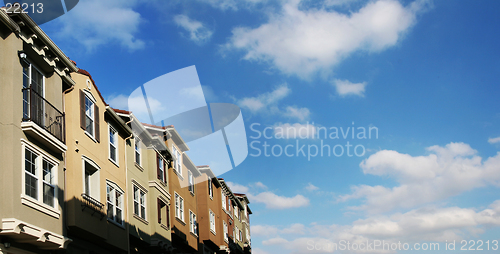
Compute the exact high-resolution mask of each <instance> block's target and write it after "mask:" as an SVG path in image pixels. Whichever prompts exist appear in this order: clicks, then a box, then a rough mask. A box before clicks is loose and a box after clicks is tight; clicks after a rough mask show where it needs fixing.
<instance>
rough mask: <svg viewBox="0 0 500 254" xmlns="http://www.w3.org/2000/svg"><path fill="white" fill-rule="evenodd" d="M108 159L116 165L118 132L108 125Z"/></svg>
mask: <svg viewBox="0 0 500 254" xmlns="http://www.w3.org/2000/svg"><path fill="white" fill-rule="evenodd" d="M109 159H111V160H112V161H113V162H114V163H118V132H117V131H116V130H115V129H114V128H113V127H111V125H109Z"/></svg>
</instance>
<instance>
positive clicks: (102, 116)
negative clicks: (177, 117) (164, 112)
mask: <svg viewBox="0 0 500 254" xmlns="http://www.w3.org/2000/svg"><path fill="white" fill-rule="evenodd" d="M0 89H1V90H0V105H1V106H2V110H1V111H0V137H1V140H2V141H1V142H2V146H1V150H0V162H1V163H0V174H1V177H0V186H1V190H2V195H1V198H0V253H9V254H10V253H12V254H25V253H76V254H80V253H81V254H84V253H85V254H97V253H99V254H101V253H251V242H250V222H249V215H250V214H251V213H252V212H251V210H250V208H249V206H248V204H249V203H250V202H249V201H248V198H247V197H246V195H245V194H238V193H233V192H232V191H231V189H230V188H229V187H228V185H227V184H226V182H225V181H224V179H222V178H217V177H216V176H215V175H214V173H213V171H212V169H211V168H210V166H196V165H195V164H194V163H193V162H192V161H191V159H190V158H189V156H188V155H187V153H186V152H187V151H188V150H189V147H188V146H187V145H186V144H185V143H184V141H183V140H182V137H181V136H180V135H179V133H178V132H177V131H176V129H175V128H174V126H165V127H160V126H153V125H147V124H143V123H141V122H140V121H139V120H138V119H137V118H136V117H135V116H134V114H133V113H132V112H129V111H125V110H119V109H113V108H111V107H110V106H109V105H108V104H106V102H105V101H104V99H103V97H102V96H101V94H100V93H99V90H98V89H97V86H96V84H95V82H94V80H93V79H92V77H91V75H90V74H89V73H88V72H87V71H85V70H82V69H79V68H78V67H77V66H76V63H75V62H74V61H72V60H70V59H69V58H68V57H67V56H66V55H65V54H64V53H63V52H62V51H61V50H60V49H59V48H58V47H57V46H56V45H55V44H54V42H53V41H52V40H51V39H50V38H49V37H48V36H47V35H46V34H45V33H44V32H43V31H42V30H41V29H40V28H39V27H38V26H37V25H36V24H35V23H34V22H33V20H32V19H31V18H30V17H29V16H28V15H26V14H22V13H21V14H11V13H8V12H7V11H6V9H5V8H0Z"/></svg>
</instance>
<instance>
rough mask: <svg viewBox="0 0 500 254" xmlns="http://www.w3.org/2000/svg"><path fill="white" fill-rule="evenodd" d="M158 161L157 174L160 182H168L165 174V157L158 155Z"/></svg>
mask: <svg viewBox="0 0 500 254" xmlns="http://www.w3.org/2000/svg"><path fill="white" fill-rule="evenodd" d="M156 160H157V163H156V164H157V169H158V170H157V173H158V180H160V181H162V182H164V183H165V182H166V181H167V175H166V173H165V160H163V157H161V155H160V154H158V153H157V154H156Z"/></svg>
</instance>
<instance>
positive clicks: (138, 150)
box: [134, 136, 142, 167]
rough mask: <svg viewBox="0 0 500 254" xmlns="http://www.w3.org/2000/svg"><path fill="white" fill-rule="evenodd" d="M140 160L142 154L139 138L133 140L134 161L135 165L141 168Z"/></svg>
mask: <svg viewBox="0 0 500 254" xmlns="http://www.w3.org/2000/svg"><path fill="white" fill-rule="evenodd" d="M137 155H139V161H137ZM141 160H142V153H141V139H139V137H137V136H136V137H135V138H134V161H135V163H137V165H139V166H141V167H142V164H141Z"/></svg>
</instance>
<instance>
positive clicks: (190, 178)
mask: <svg viewBox="0 0 500 254" xmlns="http://www.w3.org/2000/svg"><path fill="white" fill-rule="evenodd" d="M194 186H195V184H194V175H193V172H191V170H188V189H190V190H189V192H191V194H193V195H194V191H195V190H194Z"/></svg>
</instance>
